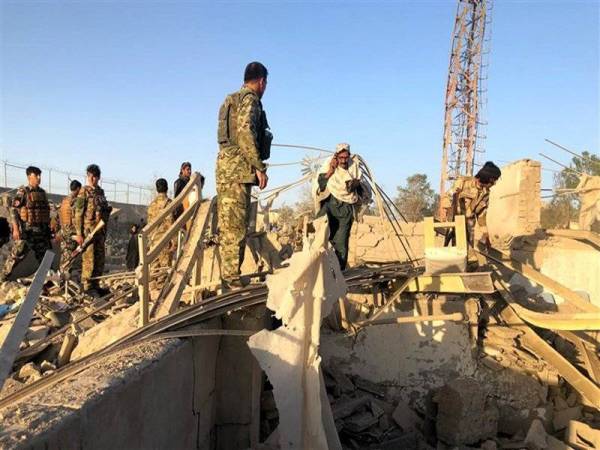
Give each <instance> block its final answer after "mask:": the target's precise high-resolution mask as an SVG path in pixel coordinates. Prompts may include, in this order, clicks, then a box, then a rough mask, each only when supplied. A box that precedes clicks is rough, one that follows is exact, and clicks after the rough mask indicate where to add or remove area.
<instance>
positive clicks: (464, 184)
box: [441, 161, 502, 247]
mask: <svg viewBox="0 0 600 450" xmlns="http://www.w3.org/2000/svg"><path fill="white" fill-rule="evenodd" d="M501 175H502V172H501V171H500V169H499V168H498V166H496V165H495V164H494V163H493V162H491V161H488V162H486V163H485V164H484V166H483V167H482V168H481V169H480V170H479V172H477V175H475V176H474V177H460V178H458V179H457V180H456V181H455V182H454V185H453V186H452V189H450V190H449V191H448V192H447V193H446V196H445V197H443V198H442V200H441V203H442V205H441V206H442V209H443V211H444V212H445V217H443V218H442V219H443V220H453V218H454V216H455V215H463V216H465V221H466V225H467V241H468V242H469V245H471V247H473V246H474V241H475V224H479V226H480V227H481V229H482V232H483V234H482V238H481V241H482V243H483V244H484V245H485V246H486V247H489V246H490V238H489V235H488V231H487V218H486V217H487V209H488V204H489V200H490V188H491V187H492V186H493V185H494V184H495V183H496V181H498V179H499V178H500V176H501ZM449 243H450V239H449V238H448V237H447V239H446V245H448V244H449Z"/></svg>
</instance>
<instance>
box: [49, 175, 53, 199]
mask: <svg viewBox="0 0 600 450" xmlns="http://www.w3.org/2000/svg"><path fill="white" fill-rule="evenodd" d="M48 192H50V193H51V194H52V193H53V192H52V169H48Z"/></svg>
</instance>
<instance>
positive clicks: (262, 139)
mask: <svg viewBox="0 0 600 450" xmlns="http://www.w3.org/2000/svg"><path fill="white" fill-rule="evenodd" d="M267 77H268V71H267V68H266V67H265V66H264V65H263V64H261V63H260V62H251V63H250V64H248V65H247V66H246V69H245V72H244V83H243V86H242V87H241V89H240V90H238V91H236V92H234V93H232V94H229V95H228V96H227V97H226V98H225V101H224V102H223V104H222V105H221V108H220V110H219V114H218V131H217V141H218V144H219V153H218V157H217V164H216V188H217V189H216V190H217V221H218V234H219V236H218V242H219V252H220V258H221V277H222V285H223V289H224V290H227V289H231V288H235V287H241V286H242V284H243V283H242V280H241V278H240V267H241V265H242V262H243V258H244V249H245V243H246V233H247V229H248V223H249V214H250V203H251V196H250V193H251V189H252V187H253V186H257V187H258V188H259V189H261V190H262V189H264V188H265V187H266V186H267V184H268V181H269V178H268V176H267V165H266V163H265V161H266V160H267V159H269V157H270V151H271V141H272V139H273V135H272V134H271V131H270V128H269V124H268V122H267V116H266V113H265V111H264V109H263V106H262V102H261V99H262V97H263V95H264V93H265V90H266V88H267ZM86 172H87V174H86V184H85V186H82V185H81V183H80V182H79V181H77V180H74V181H72V182H71V185H70V189H71V194H70V195H69V196H68V197H66V198H65V199H64V200H63V202H62V203H61V207H60V215H59V217H60V231H59V232H58V233H56V238H57V239H58V240H60V242H61V247H62V249H63V257H64V255H70V254H72V253H73V251H74V250H75V248H76V247H77V246H78V245H82V244H83V243H84V240H86V239H91V242H90V245H89V246H88V247H87V248H86V249H85V251H84V252H83V261H82V274H81V282H82V285H83V288H84V290H85V291H86V292H87V293H88V294H90V295H94V296H96V295H102V294H103V293H104V292H103V289H101V288H100V286H99V284H98V282H97V278H96V277H98V276H99V275H101V274H102V272H103V270H104V256H105V237H106V230H107V223H108V217H109V215H110V211H111V207H110V206H109V205H108V202H107V201H106V197H105V195H104V191H103V190H102V188H101V187H100V186H99V181H100V175H101V172H100V168H99V167H98V166H97V165H96V164H91V165H89V166H88V167H87V170H86ZM26 174H27V180H28V184H27V185H26V186H23V187H21V188H19V189H18V191H17V193H16V195H15V196H14V198H13V199H12V204H11V206H12V207H11V223H12V236H13V239H14V241H15V242H14V246H13V249H12V252H11V255H10V257H9V258H8V260H7V261H6V265H5V267H4V271H3V274H2V277H3V278H7V277H9V276H10V274H11V272H12V270H13V268H14V266H15V265H16V264H17V263H18V262H19V261H20V260H22V259H23V258H24V257H25V255H26V254H27V252H28V251H29V250H30V249H31V250H33V251H34V253H35V256H36V258H37V259H38V260H41V258H42V257H43V255H44V253H45V251H46V250H47V249H49V248H51V239H52V237H53V236H52V231H51V229H50V207H49V203H48V199H47V197H46V193H45V192H44V190H43V189H42V188H41V187H40V182H41V170H40V169H39V168H37V167H33V166H32V167H28V168H27V170H26ZM191 174H192V165H191V163H189V162H184V163H183V164H182V165H181V170H180V173H179V177H178V179H177V180H176V181H175V184H174V186H173V191H174V195H175V196H178V195H179V194H180V193H181V192H182V190H183V189H184V188H185V186H186V184H187V183H188V182H189V180H190V177H191ZM500 175H501V173H500V169H499V168H498V167H497V166H496V165H494V164H493V163H491V162H488V163H486V164H485V165H484V166H483V167H482V169H481V170H480V171H479V173H478V174H477V175H476V176H475V177H468V178H461V179H459V180H457V181H456V183H455V185H454V187H453V189H452V190H451V191H450V192H449V193H448V196H447V197H445V198H444V199H442V206H443V207H444V210H445V211H446V212H447V214H448V216H450V215H453V214H464V215H466V218H467V225H468V229H469V240H470V242H471V243H472V236H473V228H474V226H475V223H476V222H479V224H480V225H482V226H485V213H486V211H487V205H488V199H489V188H490V187H491V186H493V184H494V183H495V182H496V180H498V178H500ZM201 182H202V184H203V182H204V178H203V177H202V178H201ZM167 191H168V184H167V181H166V180H165V179H164V178H159V179H158V180H157V181H156V197H155V198H154V200H152V202H151V204H150V206H149V207H148V223H150V222H152V221H153V220H154V219H155V218H156V217H157V216H158V215H159V214H160V213H161V212H162V211H163V210H164V209H165V208H167V207H168V206H169V204H170V202H171V199H170V198H169V197H168V195H167ZM313 195H314V197H315V200H316V204H317V208H316V209H317V211H318V214H317V215H318V216H324V215H326V216H327V218H328V223H329V228H330V242H331V244H332V246H333V248H334V250H335V252H336V255H337V258H338V261H339V263H340V267H341V268H342V270H343V269H345V268H346V265H347V261H348V241H349V237H350V230H351V227H352V223H353V221H354V220H355V217H356V212H357V205H359V204H365V203H368V202H369V201H370V190H369V187H368V184H367V183H365V182H364V181H363V180H362V178H361V173H360V170H359V162H358V161H357V159H356V155H352V154H351V153H350V145H349V144H347V143H342V144H338V145H337V147H336V151H335V153H334V154H333V155H332V156H331V157H330V158H328V159H327V160H326V161H325V163H324V164H323V166H322V167H321V169H320V170H319V173H318V174H317V177H316V178H315V182H314V184H313ZM182 211H183V207H181V208H178V209H176V210H175V211H174V214H173V215H169V217H168V218H167V220H165V221H164V222H163V223H162V224H161V226H160V227H158V229H157V230H156V231H155V232H154V233H153V237H152V239H158V238H160V236H162V234H163V233H164V232H165V231H166V230H167V229H168V228H169V226H170V225H171V224H172V223H173V221H174V220H176V219H177V216H178V215H180V214H181V213H182ZM99 224H100V225H102V226H99ZM135 231H136V232H137V230H135ZM92 234H93V235H92ZM132 235H135V233H132ZM132 239H133V238H132ZM485 239H488V238H487V235H485ZM130 247H131V250H132V251H133V250H134V249H135V248H136V245H135V242H133V240H132V241H131V242H130ZM172 252H173V248H172V247H167V248H165V250H164V251H163V253H161V255H160V257H159V258H158V259H159V260H158V262H157V265H158V266H161V267H163V266H170V264H171V257H172ZM130 259H131V261H129V260H130ZM66 260H68V257H67V258H66ZM128 262H130V263H131V265H132V266H134V265H137V260H136V259H135V257H132V258H128ZM128 265H129V264H128ZM64 269H65V270H67V268H64Z"/></svg>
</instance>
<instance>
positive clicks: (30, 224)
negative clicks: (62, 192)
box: [10, 186, 50, 231]
mask: <svg viewBox="0 0 600 450" xmlns="http://www.w3.org/2000/svg"><path fill="white" fill-rule="evenodd" d="M10 216H11V220H12V222H13V223H14V224H15V225H16V226H19V227H20V228H21V229H22V230H23V229H25V230H27V229H32V228H39V229H43V230H44V231H45V230H48V231H49V230H50V203H49V202H48V197H47V196H46V191H44V190H43V189H42V188H41V187H37V188H33V187H31V186H21V187H20V188H19V189H17V193H16V194H15V196H14V197H13V199H12V203H11V208H10Z"/></svg>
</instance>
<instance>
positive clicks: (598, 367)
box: [558, 331, 600, 385]
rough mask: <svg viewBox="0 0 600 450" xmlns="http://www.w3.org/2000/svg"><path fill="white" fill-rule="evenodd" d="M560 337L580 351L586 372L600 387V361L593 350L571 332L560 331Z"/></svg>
mask: <svg viewBox="0 0 600 450" xmlns="http://www.w3.org/2000/svg"><path fill="white" fill-rule="evenodd" d="M558 335H559V336H561V337H562V338H563V339H566V340H568V341H569V342H571V343H572V344H573V345H574V346H575V347H576V348H577V350H578V351H579V354H580V355H581V359H582V361H583V365H584V366H585V370H587V372H588V374H589V376H590V378H591V379H592V380H594V382H595V383H596V384H598V385H600V361H599V360H598V356H597V355H596V354H595V353H594V351H593V350H589V349H588V348H587V345H586V344H585V342H584V340H583V339H582V338H581V337H580V336H578V335H577V334H575V333H572V332H571V331H558Z"/></svg>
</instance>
